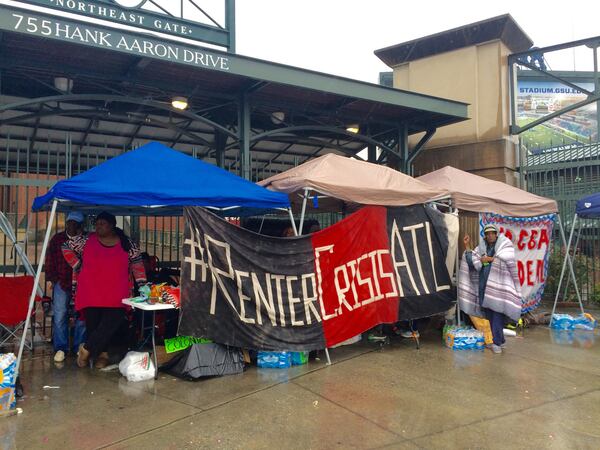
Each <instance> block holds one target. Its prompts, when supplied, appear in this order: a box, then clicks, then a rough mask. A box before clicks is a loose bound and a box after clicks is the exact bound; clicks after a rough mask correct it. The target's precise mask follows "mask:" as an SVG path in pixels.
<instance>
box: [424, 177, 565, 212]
mask: <svg viewBox="0 0 600 450" xmlns="http://www.w3.org/2000/svg"><path fill="white" fill-rule="evenodd" d="M417 180H419V181H422V182H424V183H427V184H429V185H431V186H435V187H437V188H439V189H446V190H448V191H450V195H451V196H452V202H453V204H454V206H455V207H456V208H458V209H459V210H460V209H462V210H465V211H472V212H492V213H496V214H501V215H503V216H513V217H533V216H539V215H542V214H551V213H555V212H558V206H557V204H556V202H555V201H554V200H551V199H549V198H545V197H540V196H538V195H534V194H531V193H529V192H527V191H524V190H523V189H519V188H516V187H513V186H510V185H508V184H506V183H502V182H501V181H494V180H490V179H488V178H484V177H480V176H478V175H474V174H472V173H469V172H465V171H463V170H459V169H456V168H455V167H451V166H446V167H444V168H442V169H439V170H436V171H435V172H430V173H428V174H426V175H423V176H420V177H418V178H417Z"/></svg>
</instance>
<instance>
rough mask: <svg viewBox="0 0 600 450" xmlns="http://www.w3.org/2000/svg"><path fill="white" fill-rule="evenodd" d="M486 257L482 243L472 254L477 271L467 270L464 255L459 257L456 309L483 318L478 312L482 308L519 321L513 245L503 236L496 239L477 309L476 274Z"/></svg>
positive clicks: (516, 274)
mask: <svg viewBox="0 0 600 450" xmlns="http://www.w3.org/2000/svg"><path fill="white" fill-rule="evenodd" d="M485 254H486V252H485V241H481V242H480V244H479V246H478V247H477V248H476V249H475V250H473V266H474V267H475V269H476V270H469V265H468V264H467V260H466V257H465V255H463V257H462V260H461V262H460V272H459V278H458V304H459V307H460V309H461V310H462V311H464V312H465V313H466V314H469V315H471V316H476V317H484V318H485V314H484V313H483V311H482V309H481V308H482V307H483V308H487V309H491V310H492V311H496V312H499V313H502V314H504V315H506V316H508V317H509V318H510V319H512V320H514V321H518V320H519V318H520V317H521V304H522V299H521V284H520V283H519V276H518V273H517V264H516V260H515V248H514V246H513V243H512V242H511V241H510V239H508V238H507V237H506V236H504V235H503V234H499V235H498V240H497V242H496V253H495V254H494V262H492V266H491V268H490V274H489V276H488V280H487V284H486V286H485V292H484V295H483V302H481V305H480V303H479V271H480V270H481V268H482V263H481V257H482V256H484V255H485Z"/></svg>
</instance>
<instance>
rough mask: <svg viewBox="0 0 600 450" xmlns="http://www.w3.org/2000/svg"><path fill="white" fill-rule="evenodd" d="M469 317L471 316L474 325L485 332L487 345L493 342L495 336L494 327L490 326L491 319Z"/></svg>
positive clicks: (484, 336)
mask: <svg viewBox="0 0 600 450" xmlns="http://www.w3.org/2000/svg"><path fill="white" fill-rule="evenodd" d="M469 317H470V318H471V322H473V326H474V327H475V328H477V329H478V330H479V331H481V332H482V333H483V339H484V340H485V345H490V344H493V343H494V338H493V337H492V327H490V321H489V320H487V319H482V318H481V317H475V316H469Z"/></svg>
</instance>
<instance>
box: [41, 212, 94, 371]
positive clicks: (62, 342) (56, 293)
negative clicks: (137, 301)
mask: <svg viewBox="0 0 600 450" xmlns="http://www.w3.org/2000/svg"><path fill="white" fill-rule="evenodd" d="M83 221H84V217H83V214H81V213H80V212H71V213H69V214H68V215H67V220H66V225H65V231H63V232H60V233H56V234H55V235H54V236H53V237H52V239H51V240H50V244H49V245H48V252H47V254H46V262H45V264H44V269H45V272H46V281H49V282H50V283H52V311H53V316H52V343H53V345H54V351H55V353H54V361H55V362H58V363H59V362H62V361H64V360H65V355H66V353H67V352H68V351H69V318H68V311H69V305H70V303H71V291H72V284H71V280H72V276H73V269H72V268H71V266H69V264H68V263H67V261H66V260H65V258H64V256H63V253H62V245H63V244H64V243H65V241H66V240H67V239H69V237H73V236H77V235H79V234H81V233H82V231H83ZM84 341H85V323H84V322H83V321H82V320H79V319H78V318H77V319H76V320H75V335H74V338H73V346H72V347H71V348H72V349H73V354H74V355H75V354H77V349H78V348H79V344H80V343H82V342H84Z"/></svg>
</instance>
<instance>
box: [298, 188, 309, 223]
mask: <svg viewBox="0 0 600 450" xmlns="http://www.w3.org/2000/svg"><path fill="white" fill-rule="evenodd" d="M308 191H309V189H308V188H304V196H303V198H302V212H301V213H300V230H298V233H299V234H302V228H304V215H305V214H306V201H307V200H308Z"/></svg>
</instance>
